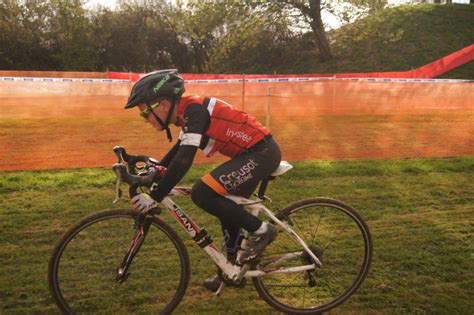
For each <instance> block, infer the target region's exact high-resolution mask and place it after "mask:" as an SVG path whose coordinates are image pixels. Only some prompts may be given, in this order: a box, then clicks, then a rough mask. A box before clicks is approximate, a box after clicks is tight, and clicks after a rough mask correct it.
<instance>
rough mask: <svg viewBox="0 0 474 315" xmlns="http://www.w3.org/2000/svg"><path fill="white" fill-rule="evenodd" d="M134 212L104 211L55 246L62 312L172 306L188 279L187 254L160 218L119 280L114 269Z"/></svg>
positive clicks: (56, 292) (52, 267) (53, 282)
mask: <svg viewBox="0 0 474 315" xmlns="http://www.w3.org/2000/svg"><path fill="white" fill-rule="evenodd" d="M136 217H137V212H135V211H133V210H127V209H116V210H107V211H103V212H100V213H97V214H93V215H91V216H88V217H86V218H85V219H83V220H82V221H80V222H79V223H78V224H76V225H75V226H74V227H72V228H71V229H70V230H69V231H68V232H67V233H66V234H65V235H64V236H63V238H62V240H61V241H60V242H59V244H58V245H57V246H56V247H55V249H54V252H53V255H52V256H51V260H50V262H49V271H48V278H49V279H48V280H49V287H50V290H51V293H52V295H53V297H54V300H55V302H56V304H57V305H58V307H59V308H60V309H61V311H62V312H63V313H67V314H78V313H89V314H94V313H108V314H113V313H129V314H132V313H139V312H140V313H162V314H168V313H171V311H172V310H173V309H174V308H176V306H177V305H178V304H179V302H180V301H181V299H182V297H183V296H184V293H185V291H186V288H187V285H188V282H189V274H190V272H189V270H190V267H189V258H188V254H187V251H186V248H185V247H184V245H183V242H182V241H181V239H180V238H179V237H178V235H177V234H176V233H175V232H174V231H173V230H172V229H171V228H170V227H169V226H168V225H167V224H165V223H164V222H163V221H161V220H160V219H158V218H154V217H148V218H147V219H149V220H150V223H151V224H150V228H149V229H148V233H147V235H146V237H145V239H144V241H143V243H142V245H141V248H140V250H139V252H138V253H137V255H136V256H135V257H134V258H133V261H132V263H131V264H130V268H129V270H128V273H129V276H128V277H126V278H125V279H123V280H124V281H122V283H119V281H117V280H116V277H117V269H118V268H119V267H120V265H121V263H122V260H123V258H124V256H125V254H126V253H127V250H128V248H129V247H130V244H131V241H132V239H133V237H134V235H135V233H136V229H135V223H136V222H135V219H136Z"/></svg>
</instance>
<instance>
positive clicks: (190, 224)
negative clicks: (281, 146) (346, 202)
mask: <svg viewBox="0 0 474 315" xmlns="http://www.w3.org/2000/svg"><path fill="white" fill-rule="evenodd" d="M191 191H192V190H191V189H190V188H186V187H175V188H174V189H173V190H172V191H171V193H170V196H189V195H191ZM226 198H228V199H230V200H232V201H234V202H236V203H237V204H240V205H243V206H245V207H247V208H249V209H250V211H251V213H252V214H253V215H255V216H257V215H258V214H259V213H260V212H263V213H265V215H266V216H267V217H269V218H270V219H272V220H273V222H275V224H277V225H278V226H280V227H281V228H282V229H283V230H284V231H286V232H287V233H289V235H291V237H293V238H294V239H295V240H296V241H297V242H298V243H299V244H300V245H301V247H302V248H303V249H304V252H306V253H307V254H308V255H309V256H310V257H311V258H312V260H313V261H314V263H313V264H309V265H304V266H298V267H288V268H285V267H281V268H276V269H271V270H248V269H249V268H250V266H249V265H248V264H245V265H244V266H242V267H240V266H237V265H234V264H232V263H230V262H229V261H228V260H227V258H226V257H225V256H224V254H222V252H221V251H220V250H219V249H218V248H217V247H216V246H215V244H214V243H213V242H212V241H211V242H210V243H204V246H201V247H202V249H203V250H204V251H205V252H206V253H207V254H208V255H209V256H210V257H211V259H212V260H213V261H214V262H215V264H216V265H217V266H218V267H219V268H220V269H221V270H222V271H223V272H224V274H226V275H227V277H228V278H229V279H232V280H240V279H242V278H243V277H261V276H265V275H269V274H276V273H293V272H302V271H307V270H313V269H315V268H316V267H322V264H321V262H320V260H319V259H318V258H317V257H316V255H315V254H314V253H313V252H312V251H311V250H310V249H309V247H308V245H306V243H305V242H304V241H303V239H302V238H301V237H300V236H298V234H296V232H295V231H293V229H292V228H291V227H290V226H289V225H288V224H287V223H285V222H282V221H281V220H279V219H278V218H277V217H276V216H275V215H274V214H273V212H272V211H270V210H269V209H267V208H266V207H265V206H264V205H263V204H262V203H263V202H264V200H262V199H257V200H251V199H247V198H243V197H239V196H233V195H227V196H226ZM161 204H162V205H163V206H164V207H165V208H166V209H167V210H168V211H169V212H170V214H171V215H172V216H173V217H174V218H175V219H176V221H178V223H179V224H180V225H181V226H182V227H183V228H184V229H185V230H186V232H187V233H188V234H189V235H190V236H191V237H193V238H195V237H196V235H198V236H199V235H201V234H198V233H200V232H201V230H202V229H201V228H200V227H199V226H198V225H197V224H196V223H194V221H193V220H192V219H191V218H190V217H189V216H188V215H187V214H186V213H185V212H184V211H183V210H182V209H181V208H180V207H179V206H178V205H177V204H176V203H174V202H173V200H171V198H170V197H166V198H164V199H163V201H162V202H161ZM204 236H206V235H204ZM195 241H196V242H197V243H198V245H199V244H200V243H201V244H202V242H203V238H201V239H195ZM304 252H303V251H300V252H295V253H289V254H286V255H283V256H282V257H279V258H278V259H276V260H274V261H272V263H274V264H278V263H281V262H283V261H286V260H290V259H294V258H297V257H301V255H303V254H304Z"/></svg>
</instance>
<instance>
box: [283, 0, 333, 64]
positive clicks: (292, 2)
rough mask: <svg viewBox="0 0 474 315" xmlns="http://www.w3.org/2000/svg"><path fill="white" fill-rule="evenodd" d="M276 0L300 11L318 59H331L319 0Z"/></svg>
mask: <svg viewBox="0 0 474 315" xmlns="http://www.w3.org/2000/svg"><path fill="white" fill-rule="evenodd" d="M277 2H279V3H281V4H284V5H287V6H289V7H290V8H292V9H296V10H298V11H299V12H300V13H301V15H302V17H303V19H304V20H305V21H306V22H307V23H308V24H309V26H310V27H311V30H312V32H313V34H314V39H315V42H316V45H317V46H318V49H319V59H320V60H321V61H322V62H325V61H328V60H331V59H332V58H333V55H332V53H331V48H330V46H329V41H328V39H327V36H326V31H325V30H324V23H323V20H322V18H321V0H308V1H301V0H277Z"/></svg>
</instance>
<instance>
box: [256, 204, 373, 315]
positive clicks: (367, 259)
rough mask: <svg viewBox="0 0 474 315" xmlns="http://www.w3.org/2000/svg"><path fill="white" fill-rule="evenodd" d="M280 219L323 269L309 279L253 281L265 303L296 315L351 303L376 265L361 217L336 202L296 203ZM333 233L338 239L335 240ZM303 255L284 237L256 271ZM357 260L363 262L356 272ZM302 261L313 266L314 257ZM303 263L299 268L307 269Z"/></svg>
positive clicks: (279, 276) (278, 277) (285, 276)
mask: <svg viewBox="0 0 474 315" xmlns="http://www.w3.org/2000/svg"><path fill="white" fill-rule="evenodd" d="M308 210H310V211H308ZM277 217H279V218H280V219H282V220H284V221H287V222H288V223H290V224H291V225H293V226H292V228H293V229H294V231H295V232H296V233H297V234H298V235H299V236H300V237H302V238H303V240H304V241H305V242H306V244H307V245H308V246H309V247H310V248H311V250H312V251H313V252H315V253H316V256H317V257H318V258H319V259H320V260H321V263H322V267H321V268H318V267H316V269H315V270H313V271H311V272H310V273H308V272H301V273H290V274H282V273H279V274H274V275H269V276H267V275H266V276H263V277H254V278H252V280H253V284H254V286H255V288H256V290H257V292H258V293H259V295H260V297H261V298H262V299H263V300H265V301H266V302H267V303H268V304H269V305H271V306H272V307H273V308H275V309H277V310H279V311H282V312H285V313H291V314H319V313H322V312H326V311H328V310H330V309H332V308H334V307H336V306H338V305H340V304H341V303H343V302H344V301H346V300H347V299H348V298H349V297H350V296H351V295H352V294H353V293H354V292H355V291H356V290H357V288H358V287H359V286H360V285H361V283H362V282H363V280H364V279H365V277H366V276H367V273H368V270H369V268H370V264H371V261H372V238H371V235H370V231H369V228H368V226H367V224H366V223H365V221H364V220H363V219H362V217H361V216H360V215H359V214H358V213H357V211H356V210H355V209H353V208H352V207H350V206H349V205H347V204H345V203H343V202H341V201H338V200H335V199H331V198H314V199H307V200H302V201H299V202H296V203H294V204H291V205H290V206H288V207H287V208H285V209H283V210H281V211H280V212H279V214H278V215H277ZM313 219H315V220H313ZM326 221H327V222H326ZM329 221H330V223H329ZM328 223H329V224H328ZM310 229H312V230H310ZM331 231H337V232H338V234H337V235H336V236H334V237H333V238H331V236H332V235H333V234H331ZM318 233H319V234H318ZM285 236H287V237H285ZM356 236H358V237H360V238H361V239H357V238H356ZM355 245H357V247H355ZM298 250H299V251H301V250H302V247H301V245H300V244H299V243H297V242H296V241H294V239H293V238H291V237H290V236H289V234H287V233H282V234H280V235H279V237H277V239H276V240H275V241H274V242H273V243H271V244H270V245H269V246H268V247H267V249H266V250H265V252H264V253H263V254H262V257H261V259H260V264H259V265H257V266H256V268H262V266H264V264H265V261H270V259H271V258H272V257H276V256H275V255H280V256H281V254H282V253H289V252H296V251H298ZM332 251H333V252H332ZM353 256H354V257H353ZM354 258H356V259H357V260H358V259H359V258H360V259H361V261H360V262H358V263H356V264H354V266H353V265H352V264H353V262H354V260H355V259H354ZM301 260H304V261H306V263H305V264H310V263H312V260H311V258H310V257H309V255H306V257H305V258H301ZM301 260H299V261H297V265H302V263H301ZM286 264H287V265H289V264H290V263H289V262H288V263H286ZM264 267H265V266H264ZM285 267H290V266H285ZM349 268H351V269H350V270H349ZM311 277H312V280H311Z"/></svg>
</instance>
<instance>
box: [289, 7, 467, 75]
mask: <svg viewBox="0 0 474 315" xmlns="http://www.w3.org/2000/svg"><path fill="white" fill-rule="evenodd" d="M473 30H474V5H472V4H470V5H467V4H446V5H435V4H418V5H400V6H396V7H393V8H388V9H384V10H382V11H380V12H377V13H375V14H372V15H370V16H368V17H366V18H363V19H360V20H357V21H356V22H354V23H352V24H348V25H345V26H343V27H341V28H339V29H337V30H334V31H331V32H329V34H328V37H329V39H330V42H331V51H332V53H333V55H334V59H333V60H331V61H329V62H326V63H320V62H319V61H318V59H317V56H313V57H312V58H311V57H305V58H304V60H303V59H302V60H301V61H300V63H299V64H296V65H295V69H294V70H293V71H295V72H298V71H305V72H314V73H351V72H356V73H357V72H385V71H396V72H398V71H409V70H412V69H416V68H419V67H421V66H424V65H426V64H429V63H431V62H433V61H435V60H438V59H440V58H443V57H445V56H447V55H449V54H451V53H453V52H455V51H457V50H459V49H462V48H464V47H467V46H469V45H471V44H472V43H474V32H473ZM308 69H310V70H309V71H308ZM439 78H452V79H471V80H472V79H474V62H472V61H471V62H469V63H467V64H464V65H462V66H461V67H458V68H456V69H453V70H451V71H449V72H447V73H445V74H443V75H441V76H440V77H439Z"/></svg>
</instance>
